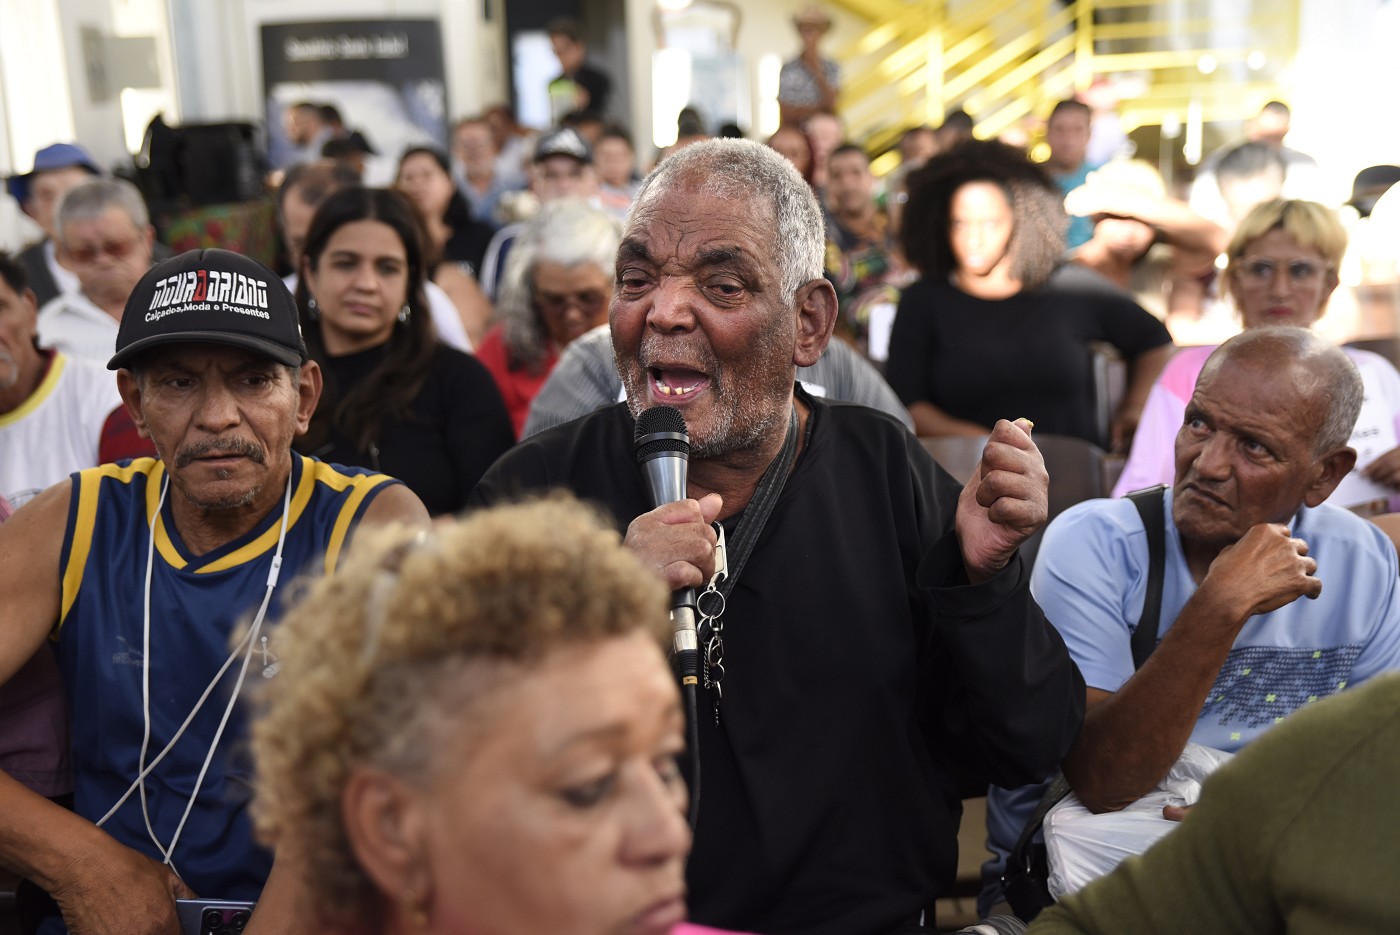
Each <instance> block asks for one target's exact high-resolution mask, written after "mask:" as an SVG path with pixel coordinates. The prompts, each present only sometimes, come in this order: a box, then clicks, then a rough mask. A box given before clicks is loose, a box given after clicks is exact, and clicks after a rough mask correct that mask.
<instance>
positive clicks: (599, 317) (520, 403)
mask: <svg viewBox="0 0 1400 935" xmlns="http://www.w3.org/2000/svg"><path fill="white" fill-rule="evenodd" d="M619 236H620V235H619V233H618V229H617V225H616V224H615V223H614V222H613V220H612V219H611V218H609V217H608V216H607V215H606V214H604V213H603V212H602V211H600V210H598V209H597V208H593V207H591V206H589V205H588V204H587V203H586V202H583V201H579V200H577V199H565V200H562V201H555V202H552V203H550V204H548V205H545V206H544V208H542V209H541V210H540V213H539V214H537V215H535V217H534V218H532V219H531V220H530V222H529V223H528V224H526V225H525V227H524V229H523V230H522V231H521V232H520V236H519V238H518V239H517V240H516V241H515V245H514V246H513V247H512V248H511V251H510V256H509V258H508V259H507V261H506V272H505V279H504V280H503V281H502V283H501V292H500V301H499V302H498V303H497V306H496V317H497V323H496V324H495V325H494V326H493V327H492V328H491V330H490V331H488V332H487V333H486V337H485V338H483V339H482V340H481V343H480V344H479V345H478V346H477V349H476V356H477V359H478V360H480V361H481V362H482V363H483V364H485V365H486V369H487V370H489V371H491V375H492V376H493V377H495V378H496V385H497V386H498V387H499V388H500V391H501V396H502V397H503V398H504V399H505V403H506V409H507V411H509V412H510V418H511V421H512V422H513V423H514V425H515V434H516V436H517V437H518V436H519V435H520V432H521V430H522V429H523V428H524V427H525V418H526V416H528V415H529V414H530V402H531V401H532V400H533V399H534V398H535V395H536V394H537V393H539V391H540V387H541V386H543V385H544V381H545V379H546V378H547V377H548V376H549V373H550V371H551V370H553V369H554V365H555V363H557V362H558V360H559V354H560V353H561V352H562V351H563V350H564V348H565V347H567V346H568V344H569V342H571V341H573V340H574V339H575V338H577V337H579V336H580V335H582V334H584V333H585V332H587V331H589V330H591V329H593V328H596V327H597V326H599V325H602V324H605V323H606V322H607V320H608V303H609V302H610V301H611V300H612V284H613V264H614V261H615V260H616V257H617V245H618V240H619Z"/></svg>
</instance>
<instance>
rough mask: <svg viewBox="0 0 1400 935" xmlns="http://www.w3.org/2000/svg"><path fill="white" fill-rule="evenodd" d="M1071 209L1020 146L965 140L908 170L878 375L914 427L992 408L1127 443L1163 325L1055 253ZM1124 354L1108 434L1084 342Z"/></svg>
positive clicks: (977, 415) (980, 422) (992, 414)
mask: <svg viewBox="0 0 1400 935" xmlns="http://www.w3.org/2000/svg"><path fill="white" fill-rule="evenodd" d="M1066 223H1067V218H1066V215H1065V211H1064V205H1063V198H1062V196H1061V195H1060V192H1059V189H1058V188H1057V187H1056V186H1055V183H1054V182H1053V181H1051V180H1050V178H1049V176H1048V175H1046V173H1045V171H1044V170H1043V169H1042V168H1041V167H1040V166H1037V165H1035V164H1034V163H1032V162H1031V161H1030V160H1028V159H1027V158H1026V157H1025V155H1024V154H1023V153H1022V152H1021V151H1020V150H1018V149H1015V148H1013V147H1011V146H1007V145H1005V144H1004V143H999V142H995V141H975V140H974V141H972V142H968V143H964V144H962V145H960V146H958V147H956V148H954V149H953V150H951V151H949V152H947V153H944V154H943V155H940V156H936V157H934V158H933V159H931V160H929V162H928V163H927V164H926V165H925V166H924V167H923V168H921V169H919V170H918V171H917V172H915V173H913V174H912V175H911V176H910V177H909V201H908V203H907V204H906V205H905V210H904V225H903V229H902V231H901V232H900V236H901V241H902V245H903V247H904V253H905V256H906V257H907V258H908V259H909V261H910V262H911V263H912V264H913V265H914V266H915V268H917V269H918V270H919V272H920V273H921V274H922V277H923V278H922V279H921V280H920V281H918V282H916V283H914V284H913V285H911V286H910V287H909V288H908V289H906V290H905V291H904V294H903V296H902V297H901V299H900V303H899V311H898V314H897V315H896V318H895V324H894V330H893V333H892V335H891V338H890V356H889V361H888V363H887V365H886V376H887V377H888V379H889V382H890V385H891V386H892V387H893V388H894V390H895V392H896V393H898V394H899V396H900V398H901V399H902V400H903V401H904V403H905V405H907V406H908V407H909V414H910V415H911V416H912V417H913V419H914V425H915V428H916V430H917V431H918V434H920V435H986V434H988V433H989V432H990V431H991V427H992V425H993V424H994V423H995V422H996V420H997V419H1000V418H1019V417H1022V416H1024V417H1026V418H1029V419H1031V420H1033V421H1034V422H1035V423H1036V427H1037V428H1038V429H1040V430H1041V431H1043V432H1052V433H1055V434H1060V435H1074V436H1077V437H1079V438H1083V439H1086V440H1088V441H1092V442H1096V443H1099V444H1105V443H1108V444H1111V445H1112V447H1113V448H1114V449H1115V450H1126V447H1127V444H1128V441H1129V439H1130V438H1131V436H1132V429H1133V426H1134V425H1136V423H1137V417H1138V414H1139V413H1140V412H1141V410H1142V403H1143V401H1144V400H1145V399H1146V398H1147V393H1148V391H1149V390H1150V389H1151V387H1152V381H1153V380H1154V379H1155V378H1156V376H1157V373H1158V372H1159V371H1160V370H1161V368H1162V365H1163V364H1164V363H1165V362H1166V360H1167V357H1169V356H1170V354H1171V350H1172V345H1171V337H1170V335H1168V334H1167V330H1166V328H1164V327H1163V326H1162V324H1161V322H1159V321H1157V319H1155V318H1153V317H1152V316H1151V315H1150V314H1148V313H1147V312H1146V311H1144V310H1143V309H1142V308H1141V307H1140V306H1139V305H1138V304H1137V303H1136V302H1134V301H1133V299H1132V296H1130V295H1129V294H1128V293H1126V292H1124V291H1123V290H1121V289H1119V288H1118V287H1116V286H1114V285H1112V284H1111V283H1109V282H1108V281H1107V280H1105V279H1103V278H1102V277H1101V276H1098V275H1096V274H1094V273H1092V272H1090V271H1088V270H1086V269H1082V268H1079V267H1075V266H1072V265H1069V264H1065V263H1062V262H1061V260H1062V256H1063V254H1064V249H1065V239H1064V236H1065V226H1066ZM1098 341H1102V342H1106V343H1108V344H1111V345H1112V346H1114V347H1115V348H1117V349H1118V351H1119V353H1121V354H1122V355H1123V357H1124V358H1125V359H1127V360H1128V361H1129V362H1130V376H1129V381H1128V383H1129V386H1128V391H1127V393H1126V394H1125V396H1124V399H1123V402H1122V405H1121V406H1120V407H1119V410H1118V412H1117V413H1116V415H1115V417H1114V420H1113V427H1112V437H1111V438H1110V439H1103V438H1101V437H1100V435H1099V432H1098V429H1097V427H1096V419H1095V395H1094V379H1093V369H1092V365H1091V351H1090V344H1091V343H1092V342H1098Z"/></svg>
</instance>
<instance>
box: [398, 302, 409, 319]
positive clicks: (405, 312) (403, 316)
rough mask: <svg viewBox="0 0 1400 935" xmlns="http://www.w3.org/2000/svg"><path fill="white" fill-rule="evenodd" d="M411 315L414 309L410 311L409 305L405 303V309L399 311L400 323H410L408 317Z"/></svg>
mask: <svg viewBox="0 0 1400 935" xmlns="http://www.w3.org/2000/svg"><path fill="white" fill-rule="evenodd" d="M411 313H412V309H410V308H409V307H408V303H407V302H405V303H404V304H403V308H401V309H399V321H401V322H406V321H408V316H409V315H410V314H411Z"/></svg>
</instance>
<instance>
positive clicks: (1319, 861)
mask: <svg viewBox="0 0 1400 935" xmlns="http://www.w3.org/2000/svg"><path fill="white" fill-rule="evenodd" d="M1397 776H1400V675H1386V676H1382V677H1380V678H1377V679H1374V680H1372V681H1370V682H1368V683H1367V684H1366V685H1364V686H1362V687H1360V688H1356V689H1353V690H1351V691H1348V692H1346V693H1344V694H1341V695H1338V696H1336V697H1334V698H1330V699H1327V700H1326V701H1322V702H1319V703H1318V704H1316V705H1314V706H1312V707H1309V708H1306V709H1304V710H1302V711H1299V712H1298V713H1297V714H1295V715H1293V716H1292V717H1290V718H1289V719H1288V720H1286V721H1284V722H1283V723H1282V724H1281V725H1279V726H1278V727H1276V728H1275V729H1273V730H1272V731H1269V732H1268V733H1267V734H1265V735H1264V736H1263V737H1261V738H1260V739H1259V740H1256V741H1255V742H1254V743H1252V744H1250V745H1249V746H1248V747H1247V748H1245V749H1244V750H1243V751H1242V752H1241V753H1240V754H1239V755H1238V756H1237V757H1236V758H1235V759H1234V760H1233V761H1231V762H1230V763H1228V764H1226V765H1225V766H1224V767H1222V768H1221V770H1220V771H1219V772H1218V773H1216V774H1215V775H1214V776H1213V777H1211V779H1210V780H1209V781H1208V782H1207V783H1206V785H1205V787H1204V788H1203V790H1202V792H1201V801H1200V804H1199V805H1197V806H1196V807H1195V808H1194V809H1193V810H1192V812H1191V814H1190V815H1189V817H1188V818H1187V819H1186V820H1185V822H1183V823H1182V826H1181V828H1179V829H1178V830H1176V831H1174V832H1173V833H1172V834H1170V835H1168V836H1167V837H1166V838H1164V839H1162V841H1161V842H1159V843H1158V844H1157V845H1156V846H1155V847H1153V848H1152V849H1151V850H1149V851H1148V852H1147V853H1146V854H1144V855H1142V856H1141V857H1135V858H1130V859H1129V860H1126V861H1124V862H1123V864H1122V865H1120V866H1119V867H1118V869H1117V870H1115V871H1114V872H1113V873H1111V874H1109V875H1108V876H1106V877H1104V878H1103V879H1101V880H1098V881H1096V882H1094V883H1093V884H1091V885H1090V886H1088V887H1085V888H1084V889H1083V890H1081V891H1080V892H1078V893H1075V894H1074V895H1072V896H1069V897H1067V898H1066V899H1065V900H1064V901H1063V902H1062V903H1060V904H1059V905H1058V906H1055V907H1053V908H1051V909H1049V910H1047V911H1046V912H1045V913H1044V914H1043V915H1042V916H1041V917H1040V918H1038V919H1037V920H1036V922H1035V924H1034V925H1032V926H1031V928H1030V935H1055V933H1061V932H1103V933H1133V935H1156V933H1174V932H1180V933H1183V935H1186V933H1190V935H1210V933H1214V932H1221V933H1224V932H1230V933H1234V932H1288V933H1295V935H1311V933H1323V932H1326V933H1362V932H1365V933H1376V932H1395V931H1400V885H1397V877H1400V794H1397V792H1396V777H1397Z"/></svg>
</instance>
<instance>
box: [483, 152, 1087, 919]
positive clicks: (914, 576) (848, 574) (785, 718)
mask: <svg viewBox="0 0 1400 935" xmlns="http://www.w3.org/2000/svg"><path fill="white" fill-rule="evenodd" d="M822 256H823V226H822V218H821V211H820V208H819V207H818V205H817V202H816V199H815V197H814V196H813V195H812V191H811V189H810V187H809V186H808V185H807V184H806V182H804V181H803V180H802V179H801V177H799V176H798V175H797V173H796V172H795V171H794V170H793V169H792V167H791V166H790V165H789V164H788V163H787V162H786V161H785V160H783V159H782V157H781V156H778V155H777V154H776V153H773V152H772V151H770V150H768V149H767V148H765V147H763V146H760V145H757V144H754V143H748V142H744V141H736V140H716V141H711V142H706V143H701V144H696V145H694V146H690V147H687V148H686V149H684V150H682V151H681V152H680V153H677V154H675V155H673V156H671V157H669V158H668V159H666V160H665V161H664V162H663V163H662V164H661V166H660V167H659V168H658V169H657V170H656V171H655V172H653V173H652V175H651V176H650V177H649V178H648V179H647V180H646V182H645V183H644V184H643V186H642V188H641V190H640V192H639V193H638V196H637V200H636V202H635V204H634V207H633V209H632V213H631V215H630V217H629V218H628V221H627V225H626V230H625V232H624V237H623V241H622V245H621V248H620V250H619V252H618V258H617V276H616V287H615V291H614V295H613V300H612V308H611V313H610V323H611V328H612V337H613V347H614V353H615V356H616V362H617V367H618V370H619V372H620V374H621V376H622V380H623V383H624V385H625V387H626V389H627V402H626V404H621V403H619V404H617V405H615V406H612V407H609V408H606V409H602V410H599V411H598V412H595V413H593V414H592V415H589V416H586V417H584V418H583V419H580V420H578V421H576V422H572V423H569V424H567V425H563V426H560V427H558V428H556V429H553V430H550V431H548V432H545V433H543V434H540V435H537V436H535V437H533V438H531V439H529V440H527V441H526V442H524V443H522V444H521V445H519V446H517V447H516V448H515V449H513V450H512V451H511V452H509V453H507V454H506V455H505V456H504V457H503V458H502V459H501V460H500V461H499V462H497V464H496V465H495V466H494V467H493V468H492V470H491V471H490V472H489V473H488V474H487V475H486V477H485V478H483V480H482V482H481V484H480V485H479V486H478V488H477V490H476V493H475V495H474V496H475V499H476V500H477V502H479V503H488V502H492V501H496V500H499V499H502V498H505V497H510V496H514V495H517V494H519V493H522V492H524V491H527V490H539V489H544V488H550V487H566V488H569V489H571V490H573V491H574V492H575V493H577V494H578V495H579V496H580V497H583V498H585V499H588V500H592V501H595V502H598V503H601V504H602V505H604V506H605V507H606V508H607V509H608V510H609V511H610V512H611V513H612V514H613V516H614V517H615V518H616V520H617V523H618V525H619V528H625V530H626V542H627V544H628V546H630V547H631V548H632V549H634V550H635V551H636V552H637V553H638V554H639V555H640V556H642V558H643V560H644V563H645V564H646V565H648V566H649V567H652V568H655V569H656V572H657V574H658V575H660V576H661V577H662V578H663V579H664V580H665V581H666V583H667V584H668V585H669V586H670V587H671V588H673V589H683V588H687V587H694V588H707V586H708V589H714V590H718V591H719V592H720V594H723V595H724V596H725V600H724V602H722V603H723V604H724V605H725V606H723V608H721V607H720V604H721V602H720V601H719V600H717V599H716V598H714V597H711V598H709V599H706V598H705V597H703V596H702V598H701V610H702V611H705V612H707V613H710V614H714V616H713V617H708V618H706V619H704V620H702V625H701V632H700V642H701V645H702V647H704V648H705V652H704V653H703V656H704V662H705V665H704V670H703V677H702V684H701V693H700V695H701V700H700V712H699V713H700V716H699V724H698V727H699V763H700V767H701V772H702V776H703V783H702V786H701V789H702V797H701V799H700V802H699V819H698V824H697V826H696V829H695V831H696V837H695V849H694V852H693V853H692V856H691V859H690V864H689V868H688V883H689V887H690V895H689V901H690V906H691V912H692V915H693V916H694V919H695V921H697V922H700V923H703V924H707V925H713V926H718V927H722V928H730V929H740V930H744V931H758V932H784V933H804V935H877V933H880V935H884V933H895V932H906V931H909V932H916V931H919V930H920V929H921V927H922V924H923V913H924V909H925V908H926V907H928V906H931V905H932V903H933V901H934V899H935V898H936V897H937V896H938V895H939V893H940V892H942V891H943V890H944V888H945V887H946V886H947V884H948V883H949V882H950V881H951V879H952V877H953V874H954V871H955V866H956V855H957V844H956V833H957V826H958V818H959V813H960V804H959V788H960V780H963V781H965V780H967V779H969V778H971V780H972V781H974V782H986V781H992V782H996V783H998V784H1003V785H1006V784H1012V783H1018V782H1025V781H1026V780H1027V779H1029V778H1032V777H1043V776H1045V775H1046V774H1048V773H1049V772H1050V771H1051V770H1052V769H1053V768H1054V767H1055V765H1056V764H1058V762H1059V761H1060V759H1061V757H1062V756H1063V755H1064V753H1065V751H1066V750H1067V749H1068V747H1069V745H1070V743H1071V742H1072V741H1073V739H1074V736H1075V734H1076V732H1077V731H1078V729H1079V724H1080V721H1081V719H1082V717H1083V701H1084V699H1083V693H1084V689H1083V680H1082V679H1081V678H1080V677H1079V674H1078V671H1077V670H1076V669H1075V667H1074V665H1073V663H1072V662H1071V661H1070V659H1069V657H1068V655H1067V654H1066V651H1065V648H1064V644H1063V643H1062V642H1061V640H1060V638H1059V636H1058V635H1057V634H1056V632H1055V630H1054V628H1052V627H1051V626H1050V625H1049V624H1048V623H1047V622H1046V620H1045V618H1044V615H1043V614H1042V613H1041V611H1040V609H1039V608H1038V607H1037V606H1036V605H1035V603H1034V601H1033V600H1032V599H1031V597H1030V594H1029V591H1028V588H1027V578H1028V574H1027V570H1026V569H1025V567H1024V566H1023V565H1022V562H1021V560H1020V558H1019V557H1018V555H1017V548H1018V546H1019V545H1020V544H1021V543H1022V542H1023V541H1025V539H1026V538H1027V537H1028V536H1030V535H1031V534H1032V533H1033V532H1035V530H1036V529H1037V528H1039V526H1040V525H1041V524H1042V523H1043V522H1044V521H1045V516H1046V488H1047V477H1046V473H1045V467H1044V464H1043V462H1042V460H1041V457H1040V454H1039V452H1038V451H1037V450H1036V447H1035V444H1034V443H1033V442H1032V440H1031V436H1030V434H1029V430H1030V425H1029V423H1027V422H1025V421H1024V420H1021V421H1018V422H1014V423H1013V422H1008V421H1001V422H998V423H997V425H996V428H995V430H994V431H993V433H992V437H991V440H990V441H989V443H988V445H987V448H986V452H985V453H984V455H983V460H982V465H981V468H980V470H979V471H977V472H976V474H975V477H974V479H973V480H972V481H971V482H970V483H969V484H968V485H967V487H966V488H964V489H961V490H960V489H959V488H958V486H957V485H956V484H955V482H954V481H952V480H951V479H950V478H949V477H948V475H947V474H945V473H944V472H943V471H942V470H941V469H940V468H938V467H937V465H936V464H935V463H934V462H933V461H932V459H930V458H929V456H928V455H927V454H926V453H925V452H924V450H923V448H922V447H921V446H920V445H919V443H918V441H917V440H916V439H915V438H914V437H913V436H911V435H910V434H909V433H908V431H907V430H906V429H905V428H904V427H903V426H902V425H900V424H899V423H898V422H897V421H896V420H894V419H892V418H890V417H889V416H886V415H883V414H881V413H878V412H876V411H874V410H871V409H867V408H864V407H861V406H855V405H849V404H841V403H828V402H825V401H823V400H821V399H817V398H814V397H812V396H810V395H808V394H807V393H806V391H805V390H803V389H802V388H801V386H800V385H795V382H794V373H795V368H796V367H797V366H806V365H810V364H811V363H812V362H813V361H815V360H816V359H817V357H818V356H819V355H820V354H821V352H822V349H823V348H824V347H825V346H826V343H827V341H828V340H829V339H830V337H831V330H832V327H833V324H834V322H835V318H836V296H835V293H834V292H833V290H832V287H831V285H830V284H829V283H828V282H827V281H826V280H825V279H823V278H822ZM661 405H667V406H674V407H676V408H677V409H678V410H679V411H680V413H681V414H682V416H683V417H684V420H685V423H686V425H687V427H688V429H689V438H690V443H691V446H692V447H691V452H690V462H689V473H688V478H687V492H688V495H689V496H688V498H687V499H682V500H678V501H675V502H672V503H665V504H662V505H660V506H654V504H653V503H652V501H651V498H650V497H649V495H648V489H647V485H646V482H645V481H644V479H643V472H642V471H641V470H639V468H638V467H637V466H636V464H635V460H634V453H633V445H632V442H633V433H634V419H635V418H636V417H638V416H640V415H641V414H642V413H644V412H646V410H648V409H652V408H654V407H657V406H661ZM1008 415H1014V413H1010V414H1008ZM716 521H717V523H718V526H719V528H722V529H723V539H724V545H725V548H723V549H717V548H716V542H717V533H716V531H715V530H716V527H715V526H713V525H712V523H714V522H716ZM717 556H719V557H720V560H719V561H718V562H717ZM717 564H718V567H717ZM719 571H723V572H724V574H717V572H719ZM721 611H722V612H721ZM595 807H598V806H595ZM929 924H930V926H931V925H932V919H931V918H930V919H929Z"/></svg>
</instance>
